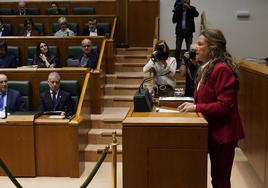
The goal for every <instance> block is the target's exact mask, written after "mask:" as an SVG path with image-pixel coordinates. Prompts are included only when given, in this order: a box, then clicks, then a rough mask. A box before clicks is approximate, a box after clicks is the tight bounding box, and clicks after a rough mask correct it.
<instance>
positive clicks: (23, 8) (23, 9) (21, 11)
mask: <svg viewBox="0 0 268 188" xmlns="http://www.w3.org/2000/svg"><path fill="white" fill-rule="evenodd" d="M27 14H28V12H27V8H26V3H25V2H24V1H19V2H18V10H17V15H27Z"/></svg>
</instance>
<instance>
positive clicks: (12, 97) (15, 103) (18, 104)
mask: <svg viewBox="0 0 268 188" xmlns="http://www.w3.org/2000/svg"><path fill="white" fill-rule="evenodd" d="M7 111H8V112H9V113H14V112H18V111H21V112H24V111H26V110H25V103H24V102H23V101H22V99H21V95H20V92H18V91H17V90H14V89H8V90H7Z"/></svg>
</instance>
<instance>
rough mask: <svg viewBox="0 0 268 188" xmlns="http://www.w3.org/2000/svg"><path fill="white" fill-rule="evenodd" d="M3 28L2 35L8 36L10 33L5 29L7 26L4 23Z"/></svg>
mask: <svg viewBox="0 0 268 188" xmlns="http://www.w3.org/2000/svg"><path fill="white" fill-rule="evenodd" d="M3 28H4V30H3V31H2V36H9V35H10V31H9V30H8V29H7V27H6V26H5V25H4V27H3Z"/></svg>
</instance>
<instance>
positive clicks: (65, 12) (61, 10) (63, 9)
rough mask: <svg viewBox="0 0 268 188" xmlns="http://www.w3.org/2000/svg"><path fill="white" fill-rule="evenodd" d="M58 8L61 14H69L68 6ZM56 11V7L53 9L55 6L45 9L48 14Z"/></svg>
mask: <svg viewBox="0 0 268 188" xmlns="http://www.w3.org/2000/svg"><path fill="white" fill-rule="evenodd" d="M58 10H59V15H66V14H68V10H67V8H64V7H60V8H58ZM54 12H55V9H53V8H46V9H45V14H47V15H54Z"/></svg>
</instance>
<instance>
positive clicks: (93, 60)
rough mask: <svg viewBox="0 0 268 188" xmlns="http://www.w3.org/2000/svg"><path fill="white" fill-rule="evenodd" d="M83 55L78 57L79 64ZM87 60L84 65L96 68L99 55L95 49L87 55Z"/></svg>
mask: <svg viewBox="0 0 268 188" xmlns="http://www.w3.org/2000/svg"><path fill="white" fill-rule="evenodd" d="M83 56H84V55H82V56H80V57H79V63H80V64H81V60H82V57H83ZM88 58H89V60H88V61H87V65H86V67H89V68H91V69H96V68H97V65H98V60H99V55H98V53H97V52H96V51H95V50H92V51H91V53H90V54H89V55H88Z"/></svg>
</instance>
